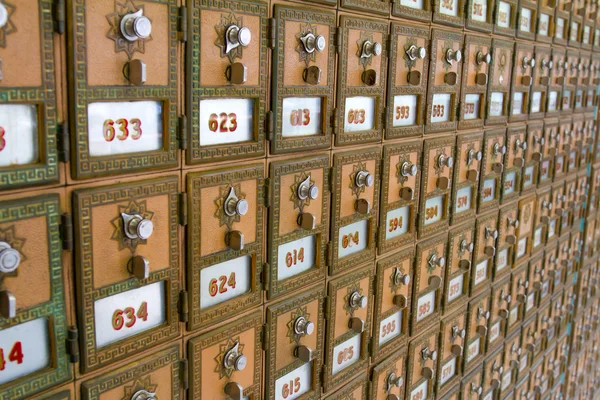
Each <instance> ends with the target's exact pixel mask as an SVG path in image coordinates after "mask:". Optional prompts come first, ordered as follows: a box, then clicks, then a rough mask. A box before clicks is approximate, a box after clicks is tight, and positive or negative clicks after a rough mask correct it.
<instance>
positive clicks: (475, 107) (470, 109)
mask: <svg viewBox="0 0 600 400" xmlns="http://www.w3.org/2000/svg"><path fill="white" fill-rule="evenodd" d="M480 109H481V95H480V94H468V95H466V96H465V107H464V118H465V120H469V119H479V118H480V117H479V110H480Z"/></svg>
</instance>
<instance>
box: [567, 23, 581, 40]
mask: <svg viewBox="0 0 600 400" xmlns="http://www.w3.org/2000/svg"><path fill="white" fill-rule="evenodd" d="M578 36H579V24H578V23H577V22H575V21H571V31H570V36H569V40H574V41H577V37H578Z"/></svg>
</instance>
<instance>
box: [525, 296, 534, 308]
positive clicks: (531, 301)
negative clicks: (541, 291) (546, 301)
mask: <svg viewBox="0 0 600 400" xmlns="http://www.w3.org/2000/svg"><path fill="white" fill-rule="evenodd" d="M534 304H535V293H532V294H530V295H529V296H527V303H526V304H525V311H529V310H531V309H532V308H533V305H534Z"/></svg>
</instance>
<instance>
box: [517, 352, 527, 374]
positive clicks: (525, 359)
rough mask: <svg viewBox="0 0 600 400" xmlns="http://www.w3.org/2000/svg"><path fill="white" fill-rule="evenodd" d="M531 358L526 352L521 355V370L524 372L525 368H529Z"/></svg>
mask: <svg viewBox="0 0 600 400" xmlns="http://www.w3.org/2000/svg"><path fill="white" fill-rule="evenodd" d="M528 359H529V356H528V355H527V354H525V355H524V356H523V357H521V359H520V360H519V372H523V371H524V370H525V368H527V360H528Z"/></svg>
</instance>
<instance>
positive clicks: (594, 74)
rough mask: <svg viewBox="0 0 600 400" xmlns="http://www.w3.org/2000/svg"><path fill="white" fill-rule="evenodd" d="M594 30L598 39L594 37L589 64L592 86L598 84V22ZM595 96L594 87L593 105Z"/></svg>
mask: <svg viewBox="0 0 600 400" xmlns="http://www.w3.org/2000/svg"><path fill="white" fill-rule="evenodd" d="M599 14H600V13H599ZM596 31H597V32H598V34H597V36H596V37H597V38H598V39H596V38H594V52H593V53H592V62H591V65H590V85H591V86H592V87H593V85H598V84H600V79H599V78H600V54H598V50H600V24H599V26H598V28H596ZM596 41H597V44H596ZM597 97H598V95H597V93H596V91H595V88H594V105H596V104H597Z"/></svg>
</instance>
